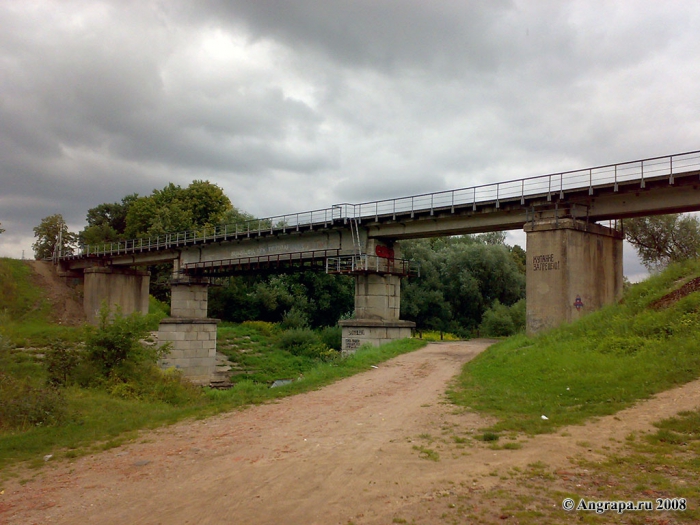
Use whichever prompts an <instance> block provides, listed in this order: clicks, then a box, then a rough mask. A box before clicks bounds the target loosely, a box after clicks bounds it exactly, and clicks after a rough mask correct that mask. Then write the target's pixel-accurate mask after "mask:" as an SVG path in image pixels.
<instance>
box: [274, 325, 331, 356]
mask: <svg viewBox="0 0 700 525" xmlns="http://www.w3.org/2000/svg"><path fill="white" fill-rule="evenodd" d="M279 343H280V346H281V347H282V349H284V350H286V351H287V352H289V353H291V354H294V355H306V354H307V352H306V349H307V348H309V347H311V346H313V345H317V344H319V343H321V342H320V341H319V338H318V335H316V332H314V331H313V330H311V329H310V328H294V329H292V330H285V331H284V332H282V333H281V334H280V338H279Z"/></svg>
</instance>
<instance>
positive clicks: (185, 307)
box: [158, 279, 219, 385]
mask: <svg viewBox="0 0 700 525" xmlns="http://www.w3.org/2000/svg"><path fill="white" fill-rule="evenodd" d="M171 286H172V287H171V295H170V317H168V318H166V319H163V320H162V321H161V322H160V326H159V328H158V343H159V344H166V343H170V345H171V348H170V352H169V353H168V354H167V355H166V356H165V357H164V358H163V359H162V360H161V362H160V366H161V367H162V368H171V367H172V368H176V369H178V370H180V371H181V372H182V375H183V376H184V377H185V378H187V379H188V380H190V381H192V382H193V383H196V384H203V385H207V384H209V382H210V381H211V379H212V377H213V374H214V372H215V371H216V328H217V325H218V324H219V320H218V319H209V318H208V317H207V302H208V301H207V299H208V291H207V289H208V287H209V282H208V280H195V279H177V280H173V283H172V285H171Z"/></svg>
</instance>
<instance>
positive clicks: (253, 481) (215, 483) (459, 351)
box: [0, 340, 700, 525]
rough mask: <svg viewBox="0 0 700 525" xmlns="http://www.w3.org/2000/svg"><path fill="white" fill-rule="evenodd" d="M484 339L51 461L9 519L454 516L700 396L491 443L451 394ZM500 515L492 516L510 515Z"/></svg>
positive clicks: (691, 392)
mask: <svg viewBox="0 0 700 525" xmlns="http://www.w3.org/2000/svg"><path fill="white" fill-rule="evenodd" d="M488 344H489V342H488V341H483V340H481V341H479V340H476V341H470V342H460V343H443V344H433V345H429V346H427V347H426V348H424V349H421V350H419V351H416V352H413V353H411V354H406V355H403V356H400V357H398V358H395V359H393V360H391V361H388V362H386V363H384V364H382V365H381V366H379V367H378V368H377V369H372V370H370V371H368V372H365V373H362V374H359V375H356V376H354V377H351V378H348V379H345V380H342V381H339V382H337V383H335V384H333V385H330V386H328V387H325V388H323V389H321V390H318V391H315V392H310V393H307V394H302V395H298V396H294V397H290V398H286V399H283V400H281V401H280V402H278V403H275V404H267V405H263V406H256V407H251V408H249V409H246V410H243V411H239V412H234V413H229V414H225V415H222V416H217V417H215V418H211V419H207V420H204V421H197V422H184V423H181V424H178V425H175V426H171V427H168V428H165V429H161V430H158V431H149V432H144V433H143V434H142V435H141V438H139V439H138V440H137V441H136V442H135V443H133V444H130V445H127V446H123V447H120V448H117V449H112V450H110V451H107V452H104V453H101V454H96V455H94V456H88V457H83V458H80V459H78V460H75V461H72V462H70V463H69V462H65V463H57V464H55V465H51V464H50V463H49V464H48V465H47V467H46V468H45V469H44V472H43V473H42V474H41V475H40V476H39V477H37V479H35V480H33V481H30V482H29V483H26V484H25V485H23V486H21V485H19V484H18V483H16V482H12V483H9V484H7V485H6V488H5V493H4V495H2V496H0V498H1V499H0V523H6V524H8V525H9V524H23V525H24V524H29V523H37V524H47V523H57V524H75V523H91V524H136V523H140V524H168V525H170V524H186V523H190V524H202V525H204V524H276V525H277V524H334V523H338V524H348V523H354V524H358V525H359V524H365V523H371V524H379V523H382V524H383V523H392V522H395V523H411V522H412V520H415V522H416V523H445V521H444V512H443V511H444V510H446V507H447V502H448V501H454V497H456V496H457V495H465V496H469V497H470V498H472V502H473V506H474V508H475V509H476V508H477V506H478V505H481V506H482V509H483V506H488V501H483V497H481V496H480V495H483V494H485V491H487V490H490V489H493V488H494V487H498V486H503V487H506V488H507V487H508V483H509V481H507V480H506V479H505V478H504V477H499V476H498V475H497V474H494V472H501V473H502V472H504V471H505V470H507V469H510V468H513V467H518V468H521V467H525V466H526V465H528V464H532V463H533V462H537V461H539V462H544V463H546V464H547V465H549V466H551V467H552V468H557V466H564V465H567V464H568V460H567V457H570V456H571V454H573V453H575V452H577V451H580V445H577V444H576V443H580V442H581V441H585V440H590V441H591V442H593V443H595V442H598V441H605V442H606V443H607V442H609V441H610V440H611V439H613V440H614V439H623V438H624V436H625V435H626V434H627V433H629V432H630V431H631V430H633V429H644V428H648V427H649V425H650V422H651V421H652V420H656V419H659V417H661V416H662V415H665V414H663V412H664V411H672V412H671V413H675V412H676V411H679V410H683V409H690V408H693V407H695V406H697V405H698V404H699V403H700V383H698V382H695V383H691V384H689V385H687V386H685V387H682V388H681V389H677V390H675V391H671V392H667V393H664V394H661V395H660V396H657V398H655V399H654V400H651V401H649V402H646V403H644V404H642V405H639V406H638V407H634V408H632V409H629V410H627V411H624V412H622V413H620V414H618V415H617V416H615V418H612V417H611V418H603V419H601V420H599V421H597V422H594V423H591V424H588V425H585V426H580V427H572V428H569V429H567V432H564V433H560V434H552V435H544V436H538V437H536V438H532V439H525V438H521V443H522V448H520V449H518V450H492V449H490V448H488V447H487V446H486V444H484V443H478V442H474V441H472V440H468V439H467V437H468V436H469V435H470V432H472V431H473V430H474V429H478V428H479V427H483V426H484V425H486V424H487V421H486V420H484V419H482V418H481V417H480V416H477V415H475V414H470V413H465V412H463V411H456V410H455V407H454V406H451V405H449V404H448V403H446V402H445V399H444V392H445V389H446V386H447V384H448V383H449V381H450V379H451V378H452V377H454V376H455V374H457V373H458V372H459V369H460V367H461V365H462V364H463V363H465V362H466V361H468V360H469V359H471V358H472V357H474V356H475V355H477V354H478V353H479V352H481V351H482V350H483V349H485V348H486V347H487V346H488ZM562 434H564V435H562ZM464 441H468V442H469V443H471V445H469V444H468V445H465V444H460V442H464ZM593 453H594V452H593ZM443 498H444V499H443ZM538 504H543V503H541V502H540V503H537V502H535V503H534V505H538ZM450 505H453V504H452V503H450ZM493 513H494V515H493V516H492V518H493V520H494V522H499V520H503V519H507V518H508V516H507V515H505V516H504V515H499V514H501V511H500V510H496V509H494V510H493ZM482 515H483V511H482ZM486 517H487V518H488V513H487V514H486ZM403 520H406V521H403ZM501 522H502V521H501ZM509 523H513V521H510V522H509Z"/></svg>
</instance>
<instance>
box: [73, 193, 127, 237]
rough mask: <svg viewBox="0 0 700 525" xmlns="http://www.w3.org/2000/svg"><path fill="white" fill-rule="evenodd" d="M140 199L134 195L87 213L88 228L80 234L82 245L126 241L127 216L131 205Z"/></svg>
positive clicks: (102, 205) (99, 206)
mask: <svg viewBox="0 0 700 525" xmlns="http://www.w3.org/2000/svg"><path fill="white" fill-rule="evenodd" d="M137 199H138V194H136V193H132V194H131V195H127V196H126V197H124V198H123V199H122V200H121V202H114V203H104V204H100V205H98V206H95V207H94V208H90V209H89V210H88V212H87V226H86V227H85V229H84V230H83V231H82V232H80V234H79V237H80V242H81V243H82V244H99V243H102V242H114V241H118V240H124V232H125V230H126V216H127V213H128V212H129V208H130V207H131V205H132V204H133V203H134V202H135V201H136V200H137Z"/></svg>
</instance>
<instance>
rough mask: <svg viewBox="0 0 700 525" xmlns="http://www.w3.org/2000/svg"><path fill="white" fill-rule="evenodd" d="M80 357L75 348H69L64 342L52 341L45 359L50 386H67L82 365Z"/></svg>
mask: <svg viewBox="0 0 700 525" xmlns="http://www.w3.org/2000/svg"><path fill="white" fill-rule="evenodd" d="M80 357H81V356H80V353H79V352H78V350H77V349H76V348H75V347H71V346H68V345H67V344H66V343H65V342H64V341H58V340H54V341H52V342H51V343H50V346H49V351H48V352H46V357H45V359H44V365H45V366H46V371H47V373H48V382H49V384H50V385H54V386H65V385H67V384H68V382H69V381H68V380H69V379H70V377H71V376H72V374H73V372H74V371H75V369H76V367H77V366H78V364H79V363H80Z"/></svg>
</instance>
